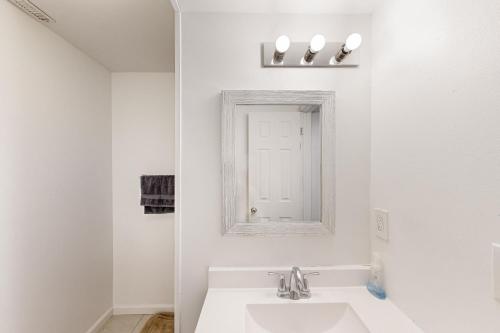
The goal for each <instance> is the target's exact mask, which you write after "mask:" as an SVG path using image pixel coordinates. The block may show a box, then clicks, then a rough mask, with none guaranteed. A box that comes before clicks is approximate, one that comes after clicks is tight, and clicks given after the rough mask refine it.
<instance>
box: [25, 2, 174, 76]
mask: <svg viewBox="0 0 500 333" xmlns="http://www.w3.org/2000/svg"><path fill="white" fill-rule="evenodd" d="M32 2H33V3H35V4H36V5H37V6H39V7H40V8H41V9H43V10H44V11H45V12H47V13H48V14H49V15H50V16H51V17H52V18H54V19H55V20H56V22H55V23H51V24H48V25H47V26H48V27H49V28H50V29H52V30H53V31H55V32H56V33H57V34H59V35H61V36H62V37H63V38H65V39H66V40H67V41H68V42H70V43H71V44H73V45H74V46H76V47H78V48H79V49H81V50H82V51H83V52H85V53H86V54H88V55H89V56H91V57H92V58H94V59H95V60H97V61H98V62H100V63H101V64H102V65H104V66H105V67H107V68H108V69H109V70H110V71H113V72H173V71H174V68H175V65H174V63H175V61H174V56H175V33H174V26H175V25H174V12H173V9H172V6H171V4H170V1H169V0H32Z"/></svg>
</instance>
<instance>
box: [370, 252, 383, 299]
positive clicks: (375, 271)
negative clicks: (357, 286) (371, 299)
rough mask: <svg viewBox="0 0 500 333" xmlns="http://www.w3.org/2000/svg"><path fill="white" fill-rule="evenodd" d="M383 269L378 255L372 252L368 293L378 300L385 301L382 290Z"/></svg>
mask: <svg viewBox="0 0 500 333" xmlns="http://www.w3.org/2000/svg"><path fill="white" fill-rule="evenodd" d="M383 274H384V268H383V264H382V258H381V256H380V253H378V252H374V253H373V254H372V262H371V270H370V279H369V280H368V284H367V286H366V287H367V289H368V291H369V292H370V293H371V294H372V295H373V296H375V297H377V298H378V299H385V297H386V294H385V290H384V276H383Z"/></svg>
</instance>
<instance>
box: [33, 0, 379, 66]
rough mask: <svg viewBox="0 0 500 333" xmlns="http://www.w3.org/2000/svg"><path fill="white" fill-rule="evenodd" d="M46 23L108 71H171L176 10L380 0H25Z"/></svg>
mask: <svg viewBox="0 0 500 333" xmlns="http://www.w3.org/2000/svg"><path fill="white" fill-rule="evenodd" d="M31 1H32V2H33V3H35V4H36V5H37V6H39V7H40V8H41V9H43V10H44V11H45V12H47V13H48V14H49V15H50V16H51V17H53V18H54V19H55V20H56V22H55V23H50V24H48V27H49V28H50V29H52V30H53V31H55V32H56V33H57V34H59V35H60V36H62V37H63V38H65V39H66V40H67V41H68V42H70V43H71V44H73V45H75V46H76V47H78V48H79V49H81V50H82V51H83V52H85V53H86V54H88V55H89V56H91V57H92V58H94V59H95V60H97V61H98V62H100V63H101V64H102V65H104V66H105V67H107V68H108V69H109V70H110V71H113V72H173V71H174V69H175V59H174V58H175V28H174V26H175V24H174V11H173V9H172V6H171V1H172V2H173V3H176V4H177V5H178V7H179V8H180V11H181V12H233V13H234V12H236V13H303V14H326V13H328V14H364V13H371V12H372V11H373V10H374V8H375V7H376V6H377V5H378V3H379V2H381V1H382V0H31Z"/></svg>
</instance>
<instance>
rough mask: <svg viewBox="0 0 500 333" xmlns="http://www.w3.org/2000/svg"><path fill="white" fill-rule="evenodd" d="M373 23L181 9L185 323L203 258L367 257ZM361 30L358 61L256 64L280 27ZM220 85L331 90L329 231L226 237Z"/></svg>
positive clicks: (203, 279)
mask: <svg viewBox="0 0 500 333" xmlns="http://www.w3.org/2000/svg"><path fill="white" fill-rule="evenodd" d="M370 27H371V19H370V16H368V15H359V16H356V15H355V16H335V15H259V14H256V15H251V14H247V15H245V14H202V13H187V14H183V15H182V36H183V38H182V50H181V51H180V52H181V54H182V56H181V59H180V62H181V64H182V68H181V82H182V86H181V89H182V100H181V105H182V108H181V117H182V118H181V119H179V122H180V130H181V131H182V132H181V133H180V139H181V142H180V145H181V146H180V150H181V151H180V156H181V161H179V163H180V164H181V165H182V176H181V180H180V181H181V188H182V193H181V204H182V206H181V216H180V221H179V228H182V230H180V232H181V236H180V237H179V239H178V241H179V242H181V244H180V247H179V251H178V253H179V255H180V263H178V266H177V267H181V272H180V274H181V275H182V276H181V277H180V278H179V279H178V281H179V282H182V285H180V288H181V289H180V290H178V291H177V292H178V293H179V294H178V295H179V296H180V297H181V298H182V299H181V300H180V303H181V309H180V310H181V313H180V315H181V327H180V328H181V330H182V332H183V333H190V332H193V331H194V328H195V325H196V322H197V319H198V315H199V313H200V309H201V306H202V302H203V299H204V296H205V291H206V288H207V269H208V266H209V265H218V266H225V265H271V266H272V265H292V264H296V265H321V264H323V265H331V264H353V263H366V262H368V260H369V249H370V244H369V232H368V223H369V182H370V181H369V173H370V161H369V160H370V76H371V63H370V61H371V59H370V58H371V57H370V47H371V38H370ZM353 31H357V32H360V33H362V34H363V36H364V44H363V47H362V49H361V66H360V67H359V68H350V69H347V68H343V69H320V68H311V69H300V68H287V69H276V68H261V56H260V43H262V42H267V41H272V40H273V39H275V38H276V37H277V36H279V35H280V34H283V33H286V34H289V36H290V37H291V39H292V40H295V41H307V40H309V39H310V38H311V37H312V35H314V34H315V33H323V34H325V35H326V37H327V39H328V40H332V41H340V40H343V39H344V38H345V37H346V36H347V35H348V34H349V33H351V32H353ZM223 89H302V90H314V89H322V90H335V91H336V93H337V98H336V122H337V129H336V130H337V146H336V151H337V184H336V190H337V195H338V196H337V213H336V231H335V235H332V236H327V237H311V238H299V237H288V238H263V237H260V238H259V237H249V238H239V237H222V235H221V211H222V202H221V200H222V194H221V157H220V156H221V99H220V92H221V90H223Z"/></svg>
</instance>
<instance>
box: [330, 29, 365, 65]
mask: <svg viewBox="0 0 500 333" xmlns="http://www.w3.org/2000/svg"><path fill="white" fill-rule="evenodd" d="M362 41H363V39H362V38H361V35H360V34H358V33H353V34H350V35H349V37H347V39H346V41H345V43H344V44H343V45H342V47H341V48H340V50H339V51H338V52H337V54H336V55H335V61H336V62H337V63H341V62H342V61H343V60H344V59H345V58H346V57H347V56H348V55H349V54H351V52H352V51H354V50H356V49H357V48H358V47H359V46H360V45H361V42H362Z"/></svg>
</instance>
